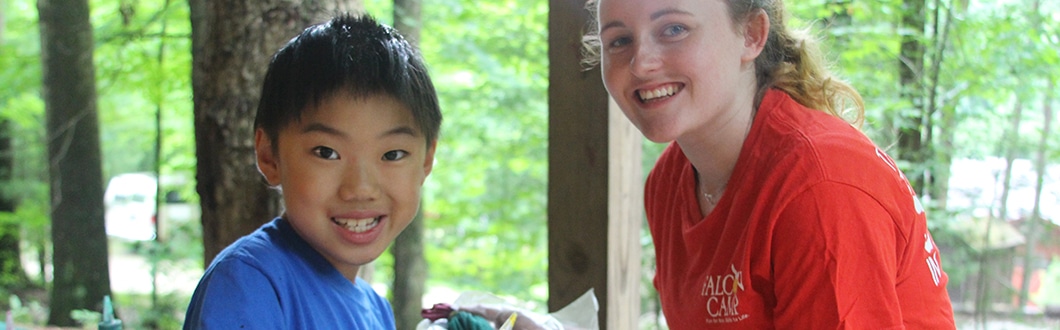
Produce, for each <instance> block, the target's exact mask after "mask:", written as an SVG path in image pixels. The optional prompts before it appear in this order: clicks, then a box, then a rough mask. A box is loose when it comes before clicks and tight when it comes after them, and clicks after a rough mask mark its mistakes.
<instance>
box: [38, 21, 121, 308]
mask: <svg viewBox="0 0 1060 330" xmlns="http://www.w3.org/2000/svg"><path fill="white" fill-rule="evenodd" d="M37 9H38V11H39V13H40V34H41V62H42V66H41V71H42V73H43V78H44V79H43V94H44V104H45V113H46V116H47V132H48V162H49V174H50V178H49V182H50V184H51V186H50V188H51V190H50V191H51V218H52V244H53V253H54V255H53V259H52V260H53V264H54V265H53V281H54V282H53V283H52V290H51V301H50V314H49V316H48V324H53V325H59V326H74V325H77V323H76V322H75V321H74V320H73V319H72V318H71V317H70V311H73V310H75V309H89V310H100V306H101V304H102V302H103V296H104V295H109V294H110V273H109V271H108V262H107V236H106V232H105V230H104V226H103V169H102V164H101V156H100V145H99V121H98V119H97V111H96V83H95V68H94V67H93V62H92V51H93V39H92V24H91V23H90V22H89V10H88V1H87V0H39V1H38V2H37Z"/></svg>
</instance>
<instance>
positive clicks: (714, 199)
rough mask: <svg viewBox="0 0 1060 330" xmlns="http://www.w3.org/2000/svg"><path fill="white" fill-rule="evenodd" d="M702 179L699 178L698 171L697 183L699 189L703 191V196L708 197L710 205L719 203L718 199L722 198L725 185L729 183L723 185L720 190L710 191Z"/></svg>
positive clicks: (697, 173)
mask: <svg viewBox="0 0 1060 330" xmlns="http://www.w3.org/2000/svg"><path fill="white" fill-rule="evenodd" d="M701 181H702V180H700V178H699V172H696V185H698V186H699V191H700V192H702V194H703V198H706V200H707V203H710V206H714V205H718V200H719V199H721V195H722V194H723V193H724V192H725V187H726V186H728V183H726V184H723V185H721V187H719V188H718V190H715V191H713V192H709V191H710V190H708V189H707V186H706V185H705V184H703V183H702V182H701Z"/></svg>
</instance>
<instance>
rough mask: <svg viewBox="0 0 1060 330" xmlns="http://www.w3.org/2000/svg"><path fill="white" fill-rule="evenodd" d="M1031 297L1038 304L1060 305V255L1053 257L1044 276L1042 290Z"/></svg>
mask: <svg viewBox="0 0 1060 330" xmlns="http://www.w3.org/2000/svg"><path fill="white" fill-rule="evenodd" d="M1031 299H1033V300H1034V303H1035V304H1038V306H1043V307H1044V306H1049V305H1052V306H1060V257H1053V260H1052V262H1050V263H1049V268H1048V269H1046V271H1045V276H1044V277H1042V286H1041V291H1038V294H1037V295H1036V296H1034V297H1031Z"/></svg>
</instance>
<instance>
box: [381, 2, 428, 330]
mask: <svg viewBox="0 0 1060 330" xmlns="http://www.w3.org/2000/svg"><path fill="white" fill-rule="evenodd" d="M420 8H421V1H420V0H394V28H395V29H397V30H398V31H399V32H401V34H402V35H404V36H405V39H407V40H408V41H409V43H412V44H413V45H419V41H420V30H421V29H422V22H423V20H422V18H421V17H422V16H421V15H420ZM423 232H424V223H423V204H422V203H421V204H420V212H419V213H417V214H416V218H415V219H413V221H412V223H409V226H408V227H406V228H405V231H403V232H401V235H398V237H397V239H395V240H394V245H393V246H392V247H391V248H390V252H391V254H393V256H394V284H393V287H392V290H391V292H392V295H393V297H391V300H390V301H391V303H392V304H393V306H394V318H395V319H396V320H395V321H396V325H397V328H398V329H414V328H416V324H417V323H419V322H420V320H423V316H421V314H420V311H421V310H422V309H423V293H424V290H425V287H426V282H427V260H426V258H425V257H424V255H423V245H424V244H423V235H424V233H423Z"/></svg>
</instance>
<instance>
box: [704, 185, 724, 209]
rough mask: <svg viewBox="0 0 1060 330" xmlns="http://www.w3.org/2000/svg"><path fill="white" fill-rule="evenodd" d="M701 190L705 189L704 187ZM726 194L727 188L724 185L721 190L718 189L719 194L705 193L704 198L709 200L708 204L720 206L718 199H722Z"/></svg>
mask: <svg viewBox="0 0 1060 330" xmlns="http://www.w3.org/2000/svg"><path fill="white" fill-rule="evenodd" d="M700 189H703V187H700ZM724 192H725V186H724V185H723V186H721V188H719V189H718V191H717V192H714V193H713V194H712V193H707V192H704V193H703V198H706V199H707V203H710V205H718V199H720V198H721V195H722V193H724Z"/></svg>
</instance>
